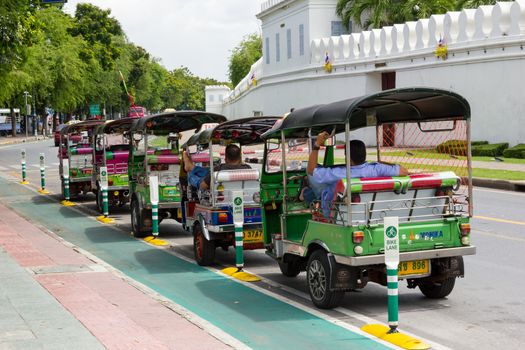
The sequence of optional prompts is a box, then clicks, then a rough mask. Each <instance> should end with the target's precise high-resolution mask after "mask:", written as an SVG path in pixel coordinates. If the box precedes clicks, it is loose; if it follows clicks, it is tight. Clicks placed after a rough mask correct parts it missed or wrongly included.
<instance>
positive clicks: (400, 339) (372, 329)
mask: <svg viewBox="0 0 525 350" xmlns="http://www.w3.org/2000/svg"><path fill="white" fill-rule="evenodd" d="M361 330H362V331H364V332H366V333H368V334H372V335H373V336H376V337H378V338H379V339H382V340H384V341H386V342H389V343H391V344H394V345H397V346H399V347H400V348H403V349H409V350H426V349H430V345H428V344H427V343H424V342H422V341H421V340H419V339H416V338H413V337H411V336H409V335H406V334H403V333H401V332H398V333H391V334H388V331H389V330H390V327H387V326H385V325H382V324H367V325H365V326H363V327H361Z"/></svg>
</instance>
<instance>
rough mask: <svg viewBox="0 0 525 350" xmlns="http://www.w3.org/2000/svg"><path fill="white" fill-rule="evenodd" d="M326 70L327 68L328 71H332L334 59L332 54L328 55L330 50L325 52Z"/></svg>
mask: <svg viewBox="0 0 525 350" xmlns="http://www.w3.org/2000/svg"><path fill="white" fill-rule="evenodd" d="M324 70H325V72H326V73H332V61H331V60H330V56H329V55H328V51H327V52H325V57H324Z"/></svg>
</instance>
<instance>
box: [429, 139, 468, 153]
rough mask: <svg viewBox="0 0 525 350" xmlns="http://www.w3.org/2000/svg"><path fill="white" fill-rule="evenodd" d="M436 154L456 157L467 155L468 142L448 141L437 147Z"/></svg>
mask: <svg viewBox="0 0 525 350" xmlns="http://www.w3.org/2000/svg"><path fill="white" fill-rule="evenodd" d="M436 152H438V153H446V154H453V155H455V156H466V155H467V141H465V140H448V141H445V142H443V143H440V144H439V145H437V146H436Z"/></svg>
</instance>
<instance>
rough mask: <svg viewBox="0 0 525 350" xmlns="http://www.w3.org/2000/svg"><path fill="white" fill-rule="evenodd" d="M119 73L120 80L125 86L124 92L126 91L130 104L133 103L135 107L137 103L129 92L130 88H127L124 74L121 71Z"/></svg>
mask: <svg viewBox="0 0 525 350" xmlns="http://www.w3.org/2000/svg"><path fill="white" fill-rule="evenodd" d="M118 73H119V74H120V80H121V81H122V83H123V84H124V90H125V91H126V95H128V98H129V102H130V103H131V106H132V107H135V101H134V100H133V96H131V94H130V93H129V92H128V87H127V86H126V80H124V75H122V72H121V71H120V70H119V71H118Z"/></svg>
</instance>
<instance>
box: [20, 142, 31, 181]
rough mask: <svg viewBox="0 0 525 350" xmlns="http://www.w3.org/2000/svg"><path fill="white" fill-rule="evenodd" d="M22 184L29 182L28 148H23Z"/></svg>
mask: <svg viewBox="0 0 525 350" xmlns="http://www.w3.org/2000/svg"><path fill="white" fill-rule="evenodd" d="M20 183H21V184H22V185H27V184H28V183H29V182H28V181H27V180H26V150H25V149H23V150H22V182H20Z"/></svg>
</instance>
